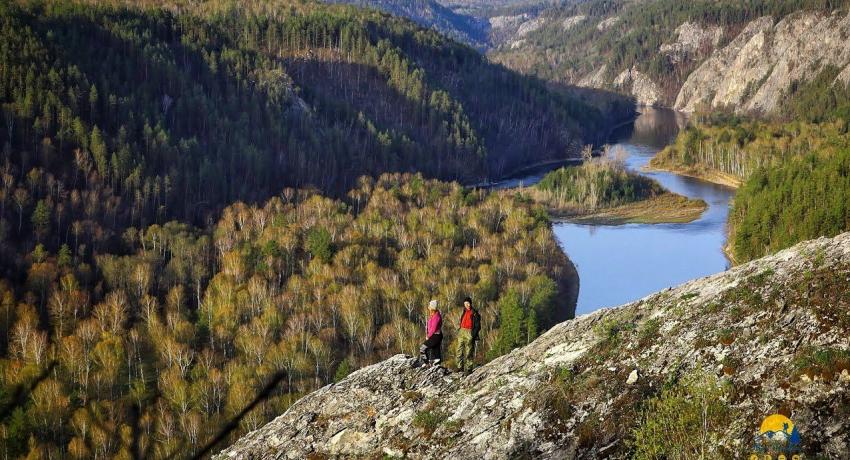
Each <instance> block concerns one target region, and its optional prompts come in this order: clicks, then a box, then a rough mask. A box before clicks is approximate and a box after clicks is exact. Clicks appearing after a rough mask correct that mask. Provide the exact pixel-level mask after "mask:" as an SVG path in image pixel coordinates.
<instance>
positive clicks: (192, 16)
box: [0, 2, 603, 276]
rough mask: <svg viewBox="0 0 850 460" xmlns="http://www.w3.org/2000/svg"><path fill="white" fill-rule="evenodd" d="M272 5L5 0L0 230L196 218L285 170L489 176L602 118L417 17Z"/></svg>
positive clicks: (330, 181) (103, 245) (294, 181)
mask: <svg viewBox="0 0 850 460" xmlns="http://www.w3.org/2000/svg"><path fill="white" fill-rule="evenodd" d="M287 5H289V7H288V8H287V7H286V6H287ZM266 8H270V6H269V4H268V3H260V4H259V6H257V7H256V9H257V10H258V11H256V12H252V11H253V10H251V9H250V8H248V9H247V10H246V9H237V8H236V7H235V6H234V5H233V4H231V3H229V2H221V3H220V4H218V3H203V4H197V3H194V2H193V3H190V4H187V5H186V10H185V11H184V12H183V13H180V14H177V13H173V12H172V11H171V10H169V9H163V8H158V7H154V6H151V7H146V8H144V9H134V8H125V7H122V6H111V5H110V6H106V5H99V4H88V3H85V4H83V3H76V2H32V3H29V2H23V4H17V3H11V4H10V3H4V4H3V5H0V34H2V36H3V40H2V41H0V43H2V44H1V45H0V62H2V65H0V69H2V70H0V100H1V101H2V112H3V116H2V119H3V126H2V128H4V129H3V130H2V140H0V142H2V146H3V147H2V157H0V164H2V189H0V193H2V194H0V219H2V220H0V236H2V239H0V243H2V241H7V242H15V243H16V244H15V245H14V246H15V247H26V246H29V250H31V249H32V247H34V244H35V243H36V242H41V243H42V244H44V245H45V246H46V247H48V248H49V249H52V250H54V251H55V250H58V249H59V248H60V247H61V246H62V245H63V244H68V245H69V248H70V249H71V250H72V252H74V253H75V254H76V253H78V252H79V251H83V252H85V253H87V255H86V257H90V256H91V255H92V254H93V253H94V252H97V251H103V250H109V249H110V248H111V245H112V244H114V242H115V240H116V239H118V238H120V235H121V233H122V231H123V229H124V228H127V227H129V226H137V227H143V226H147V225H150V224H153V223H159V224H162V223H164V222H167V221H168V220H170V219H174V218H177V219H180V220H184V221H187V222H190V223H193V224H200V225H207V224H209V223H210V222H213V221H214V220H215V219H216V216H217V213H218V212H220V210H221V209H222V208H223V207H224V206H226V205H227V204H229V203H231V202H233V201H236V200H246V201H250V202H257V201H258V200H263V199H265V198H267V197H269V196H271V195H273V194H275V193H277V192H279V191H280V189H282V188H283V187H284V186H291V187H296V188H304V187H311V186H312V187H316V188H318V189H320V190H322V191H325V192H327V193H330V194H331V195H333V196H340V195H341V194H344V193H345V192H346V191H347V190H349V189H350V188H352V187H354V186H355V185H356V183H355V182H356V179H357V177H359V176H360V175H363V174H368V175H372V176H375V175H377V174H380V173H382V172H385V171H420V172H422V173H423V174H425V175H427V176H428V177H434V178H441V179H452V180H453V179H457V180H468V181H473V180H476V181H477V180H483V179H485V178H488V177H491V176H492V177H498V176H499V175H500V174H501V173H503V172H506V171H510V170H512V169H513V168H515V167H518V166H520V165H526V164H530V163H534V162H537V161H541V160H545V159H552V158H563V157H566V156H569V155H572V154H574V155H578V147H577V145H579V141H580V140H581V139H583V137H593V135H594V134H593V133H596V132H597V131H598V130H599V129H600V127H601V124H600V123H602V120H603V118H602V116H601V115H600V114H599V112H598V111H597V110H596V109H593V108H590V107H587V106H586V105H585V104H584V103H582V102H580V101H578V100H576V99H570V98H568V97H566V96H562V95H558V94H554V93H551V92H549V91H548V90H546V88H545V87H544V86H543V85H542V84H540V83H538V82H536V81H534V80H531V79H528V78H525V77H521V76H518V75H516V74H515V73H512V72H510V71H508V70H506V69H504V68H502V67H500V66H497V65H493V64H489V63H487V62H486V60H485V59H484V58H483V57H481V56H480V55H479V54H477V53H476V52H475V51H474V50H472V49H470V48H468V47H465V46H462V45H458V44H456V43H454V42H451V41H448V40H447V39H444V38H442V37H441V36H439V35H438V34H436V33H434V32H430V31H425V30H423V29H420V28H417V27H416V26H414V25H413V24H412V23H410V22H409V21H405V20H401V19H397V18H392V17H390V16H388V15H385V14H380V13H377V12H374V11H361V10H357V9H354V8H351V7H342V6H326V5H319V4H314V3H309V2H307V3H304V2H293V3H292V4H291V5H290V3H289V2H281V4H280V5H279V9H278V10H275V11H274V13H269V12H267V11H266ZM577 114H581V117H579V116H578V115H577ZM36 211H38V214H39V215H41V216H47V217H45V218H44V219H41V220H39V223H38V225H35V224H33V223H32V219H31V216H32V215H33V214H34V213H36ZM35 227H38V228H35ZM10 251H11V252H10ZM2 254H3V257H2V260H3V262H2V264H0V265H2V266H0V270H1V271H0V273H5V274H6V275H7V276H8V275H11V274H12V273H13V272H15V271H16V270H17V269H18V268H20V267H19V266H17V263H16V261H17V260H18V258H17V257H15V254H14V250H13V249H10V247H9V244H5V245H3V247H2Z"/></svg>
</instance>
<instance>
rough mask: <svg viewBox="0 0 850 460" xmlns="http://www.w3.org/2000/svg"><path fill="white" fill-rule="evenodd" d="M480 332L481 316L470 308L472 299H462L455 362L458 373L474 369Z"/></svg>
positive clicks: (469, 371)
mask: <svg viewBox="0 0 850 460" xmlns="http://www.w3.org/2000/svg"><path fill="white" fill-rule="evenodd" d="M480 331H481V315H479V314H478V310H476V309H474V308H472V299H470V298H469V297H467V298H465V299H463V313H462V314H461V315H460V329H459V330H458V333H457V353H456V356H455V361H456V362H457V370H458V372H466V373H467V374H469V373H471V372H472V368H473V367H475V342H477V341H478V333H479V332H480Z"/></svg>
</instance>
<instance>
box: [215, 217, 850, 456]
mask: <svg viewBox="0 0 850 460" xmlns="http://www.w3.org/2000/svg"><path fill="white" fill-rule="evenodd" d="M848 282H850V233H848V234H844V235H840V236H838V237H836V238H834V239H820V240H816V241H811V242H807V243H803V244H800V245H798V246H796V247H794V248H792V249H789V250H786V251H783V252H780V253H778V254H776V255H774V256H771V257H768V258H765V259H761V260H757V261H754V262H751V263H748V264H746V265H742V266H739V267H736V268H734V269H731V270H729V271H727V272H724V273H720V274H718V275H715V276H711V277H707V278H703V279H699V280H695V281H692V282H690V283H687V284H685V285H682V286H679V287H676V288H672V289H668V290H666V291H663V292H659V293H657V294H654V295H651V296H649V297H646V298H644V299H641V300H639V301H637V302H634V303H632V304H629V305H625V306H621V307H617V308H610V309H605V310H601V311H598V312H595V313H593V314H589V315H585V316H581V317H579V318H577V319H575V320H572V321H568V322H565V323H561V324H559V325H557V326H555V327H554V328H552V329H551V330H549V331H548V332H547V333H546V334H544V335H543V336H541V337H540V338H539V339H537V340H536V341H534V342H533V343H531V344H530V345H528V346H526V347H524V348H521V349H517V350H514V351H513V352H512V353H510V354H508V355H506V356H502V357H500V358H498V359H496V360H494V361H492V362H490V363H488V364H487V365H484V366H482V367H480V368H478V369H477V370H476V371H475V372H473V373H472V374H471V375H469V376H463V375H460V374H455V373H450V372H448V371H447V370H445V369H443V368H439V367H437V368H425V369H422V368H414V367H412V366H411V363H412V360H411V359H410V358H408V357H406V356H402V355H398V356H395V357H393V358H391V359H389V360H387V361H384V362H381V363H378V364H375V365H373V366H370V367H367V368H364V369H361V370H359V371H357V372H355V373H353V374H351V375H350V376H349V377H348V378H346V379H345V380H343V381H341V382H339V383H337V384H334V385H330V386H327V387H324V388H322V389H321V390H318V391H316V392H315V393H313V394H311V395H308V396H306V397H305V398H303V399H301V400H300V401H299V402H297V403H296V404H295V405H293V406H292V407H291V408H290V409H289V410H288V411H287V412H286V413H284V414H283V415H281V416H280V417H279V418H277V419H276V420H274V421H273V422H271V423H269V424H268V425H266V426H265V427H263V428H261V429H259V430H257V431H254V432H252V433H250V434H248V435H246V436H245V437H244V438H243V439H241V440H239V441H238V442H237V443H235V444H234V445H233V446H231V447H229V448H228V449H227V450H225V451H224V452H222V453H220V454H219V455H218V458H220V459H230V458H240V459H249V458H252V459H253V458H329V457H368V458H375V457H382V456H389V457H398V458H400V457H409V458H460V459H473V458H474V459H478V458H529V457H531V458H603V457H604V458H625V457H630V456H631V455H632V454H634V452H635V450H636V449H644V450H643V452H648V451H647V450H646V449H651V448H653V446H655V447H654V448H657V449H661V450H660V451H654V452H661V453H662V454H666V455H667V456H671V455H675V452H679V453H681V452H687V450H686V448H687V447H688V446H691V447H693V444H697V447H698V448H701V449H705V450H704V451H703V454H704V455H706V457H705V458H733V457H742V456H745V455H747V454H748V453H749V452H751V451H752V449H753V439H754V435H755V434H756V433H757V432H758V429H759V426H760V423H761V421H762V420H763V419H764V418H765V417H766V416H768V415H769V414H773V413H781V414H784V415H786V416H789V417H790V418H791V419H792V420H793V421H794V422H795V423H796V427H797V429H798V432H799V433H800V434H801V437H802V444H801V446H802V449H803V451H804V452H806V453H808V454H813V455H814V454H817V455H822V456H824V457H826V458H848V456H850V436H848V433H850V374H848V368H850V351H849V350H850V344H848V333H850V292H848V288H847V286H848ZM694 382H696V386H695V384H694ZM700 385H701V386H700ZM694 388H703V390H704V391H703V390H700V391H702V392H697V390H695V389H694ZM706 395H709V397H707V396H706ZM689 414H690V415H693V418H694V419H695V421H693V420H692V421H693V422H694V423H696V424H697V425H696V427H697V428H696V429H697V430H698V432H693V433H688V432H685V433H681V432H679V431H681V430H682V427H683V426H689V425H687V423H688V420H691V419H689V418H688V416H689ZM677 430H678V431H677ZM653 442H655V443H656V444H652V443H653ZM678 447H681V449H682V450H681V451H671V450H670V449H675V448H678ZM664 449H667V450H664ZM662 456H664V455H662Z"/></svg>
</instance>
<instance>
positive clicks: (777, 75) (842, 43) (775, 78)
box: [674, 12, 850, 113]
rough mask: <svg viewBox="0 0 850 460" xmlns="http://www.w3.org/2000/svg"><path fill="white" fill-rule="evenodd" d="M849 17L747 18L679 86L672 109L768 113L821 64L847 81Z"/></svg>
mask: <svg viewBox="0 0 850 460" xmlns="http://www.w3.org/2000/svg"><path fill="white" fill-rule="evenodd" d="M848 36H850V15H848V14H846V13H833V14H830V15H825V14H822V13H803V12H799V13H794V14H791V15H788V16H786V17H784V18H782V19H781V20H776V19H774V18H771V17H764V18H760V19H756V20H755V21H752V22H750V23H749V24H748V25H747V26H746V27H745V28H744V30H743V31H741V33H740V34H738V36H737V37H735V39H734V40H732V41H731V42H730V43H729V44H728V45H726V46H724V47H721V48H719V49H717V50H715V51H714V53H713V54H712V55H711V56H710V57H709V58H708V59H707V60H706V61H705V62H703V63H702V65H700V67H699V68H697V69H696V70H695V71H694V72H693V73H692V74H691V75H690V76H689V77H688V79H687V80H686V81H685V83H684V85H682V89H681V91H680V92H679V94H678V96H677V97H676V102H675V104H674V107H675V108H677V109H680V110H683V111H694V110H695V109H696V108H697V107H699V106H700V105H705V106H707V107H712V108H716V107H733V108H736V109H738V110H739V111H743V112H760V113H772V112H774V111H775V110H776V109H777V108H778V106H779V103H780V102H781V99H782V97H783V94H784V92H786V91H787V90H788V89H789V88H790V87H791V85H792V84H795V83H798V82H805V81H809V80H811V79H812V78H814V77H816V76H817V75H818V74H819V73H820V72H821V71H822V70H823V69H824V68H825V67H826V66H835V67H838V68H840V69H844V70H843V72H842V74H841V75H839V77H838V78H837V79H836V82H841V83H842V84H847V83H848V80H850V40H848V39H847V38H848Z"/></svg>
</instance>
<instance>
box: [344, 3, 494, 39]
mask: <svg viewBox="0 0 850 460" xmlns="http://www.w3.org/2000/svg"><path fill="white" fill-rule="evenodd" d="M328 3H345V4H350V5H355V6H360V7H370V8H377V9H380V10H383V11H386V12H388V13H390V14H393V15H396V16H402V17H406V18H409V19H411V20H413V21H414V22H417V23H419V24H421V25H422V26H424V27H428V28H432V29H435V30H437V31H439V32H441V33H443V34H445V35H447V36H449V37H451V38H453V39H455V40H457V41H459V42H462V43H466V44H468V45H470V46H472V47H474V48H478V49H485V48H486V47H487V46H488V38H487V32H488V29H489V24H488V23H487V21H486V20H484V19H480V18H475V17H473V16H467V15H462V14H458V13H455V12H454V11H452V10H451V9H450V8H447V7H445V6H443V5H441V4H440V3H439V2H437V1H435V0H328Z"/></svg>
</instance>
